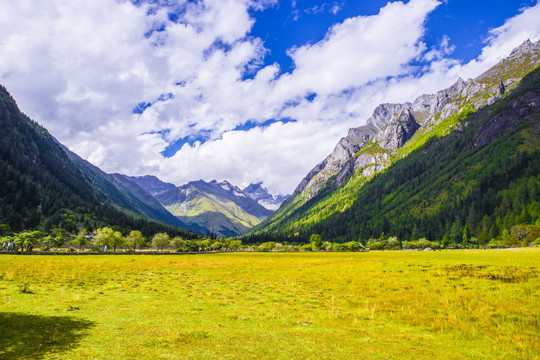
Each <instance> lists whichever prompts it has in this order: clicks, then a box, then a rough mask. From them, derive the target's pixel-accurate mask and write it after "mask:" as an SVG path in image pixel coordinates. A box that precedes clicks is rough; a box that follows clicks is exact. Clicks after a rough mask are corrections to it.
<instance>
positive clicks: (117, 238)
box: [110, 231, 126, 252]
mask: <svg viewBox="0 0 540 360" xmlns="http://www.w3.org/2000/svg"><path fill="white" fill-rule="evenodd" d="M125 242H126V239H124V236H123V235H122V233H121V232H120V231H115V232H114V233H113V236H112V239H111V243H110V244H111V246H112V247H113V251H114V252H116V248H118V247H120V246H123V245H124V244H125Z"/></svg>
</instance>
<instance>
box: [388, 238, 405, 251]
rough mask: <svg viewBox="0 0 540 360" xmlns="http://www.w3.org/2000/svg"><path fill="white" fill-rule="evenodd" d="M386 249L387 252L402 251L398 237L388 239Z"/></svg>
mask: <svg viewBox="0 0 540 360" xmlns="http://www.w3.org/2000/svg"><path fill="white" fill-rule="evenodd" d="M385 248H386V249H387V250H399V249H401V246H399V241H398V238H397V237H391V238H389V239H388V242H387V243H386V246H385Z"/></svg>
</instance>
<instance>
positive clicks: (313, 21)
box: [0, 0, 540, 193]
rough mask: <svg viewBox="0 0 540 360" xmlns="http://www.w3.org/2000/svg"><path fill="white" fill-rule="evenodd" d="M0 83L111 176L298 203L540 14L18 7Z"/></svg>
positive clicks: (175, 4) (373, 6) (523, 33)
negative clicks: (330, 161)
mask: <svg viewBox="0 0 540 360" xmlns="http://www.w3.org/2000/svg"><path fill="white" fill-rule="evenodd" d="M2 8H3V9H2V10H3V11H1V12H0V32H1V33H2V34H3V36H2V38H1V39H0V46H1V47H2V49H3V51H2V54H0V83H2V85H4V86H6V87H7V88H8V90H9V91H10V92H11V93H12V94H13V96H14V97H15V98H16V99H17V101H18V104H19V106H20V107H21V109H22V110H23V111H24V112H26V113H27V114H28V115H30V116H31V117H32V118H33V119H35V120H36V121H38V122H39V123H41V124H42V125H44V126H45V127H47V128H48V129H49V130H50V131H51V133H52V134H53V135H54V136H55V137H57V138H58V139H59V140H60V141H61V142H63V143H64V144H66V145H67V146H69V147H70V148H71V149H72V150H74V151H75V152H77V153H78V154H79V155H81V156H83V157H84V158H86V159H88V160H89V161H91V162H92V163H94V164H96V165H97V166H99V167H101V168H102V169H104V170H105V171H108V172H122V173H126V174H128V175H145V174H153V175H157V176H158V177H160V178H162V179H163V180H166V181H170V182H173V183H175V184H177V185H181V184H183V183H185V182H187V181H191V180H198V179H204V180H211V179H217V180H225V179H226V180H229V181H231V182H232V183H234V184H236V185H239V186H246V185H247V184H249V183H250V182H260V181H262V182H264V185H265V186H267V187H269V189H270V190H271V191H273V192H275V193H288V192H291V191H292V190H294V188H295V187H296V185H297V184H298V182H299V181H300V180H301V179H302V178H303V177H304V176H305V175H306V173H307V172H308V171H309V170H310V169H311V168H312V167H313V166H314V165H315V164H317V163H318V162H320V161H321V160H323V159H324V157H325V156H326V155H328V154H329V153H330V152H331V151H332V149H333V147H334V146H335V144H336V143H337V141H338V140H339V139H340V138H341V137H342V136H344V135H345V134H346V132H347V130H348V129H349V128H351V127H357V126H360V125H362V124H364V123H365V121H366V119H367V118H368V117H369V116H370V114H371V112H372V111H373V109H374V108H375V107H376V106H377V105H378V104H379V103H381V102H405V101H412V100H414V97H416V96H418V95H420V94H422V93H432V92H435V91H437V90H440V89H441V88H443V87H446V86H449V85H451V84H452V83H453V82H455V81H456V80H457V78H458V77H462V78H464V79H467V78H474V77H475V76H477V75H479V74H480V73H481V72H482V71H484V70H487V69H488V68H489V67H490V66H492V65H494V64H495V63H496V62H498V61H499V60H500V59H502V58H503V57H504V56H507V55H508V53H509V52H510V51H511V50H512V49H513V48H514V47H516V46H518V45H519V44H521V43H522V42H523V41H525V40H527V39H528V38H530V39H531V40H532V41H538V39H539V37H540V22H539V21H538V19H539V18H540V5H539V4H538V3H537V1H536V0H534V1H532V0H514V1H487V0H479V1H463V0H439V1H437V0H410V1H403V2H395V1H390V2H388V1H377V0H372V1H363V0H356V1H352V0H335V1H334V0H330V1H326V0H317V1H307V0H283V1H278V0H259V1H256V0H198V1H194V0H192V1H188V0H137V1H128V0H125V1H122V0H120V1H117V0H92V1H91V0H87V1H77V2H73V1H70V0H63V1H62V0H58V1H54V2H40V1H35V0H19V1H12V2H5V3H4V4H2Z"/></svg>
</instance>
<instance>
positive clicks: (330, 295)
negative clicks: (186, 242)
mask: <svg viewBox="0 0 540 360" xmlns="http://www.w3.org/2000/svg"><path fill="white" fill-rule="evenodd" d="M539 266H540V249H520V250H506V251H495V250H493V251H452V252H448V251H441V252H370V253H291V254H289V253H270V254H265V253H231V254H213V255H197V256H189V255H183V256H182V255H178V256H177V255H169V256H140V255H139V256H132V255H123V256H17V255H2V256H0V308H1V309H2V310H1V311H0V334H2V336H0V358H2V359H23V358H25V359H26V358H32V359H135V358H137V359H412V358H414V359H434V358H440V359H538V358H540V343H539V342H538V338H539V336H540V329H539V326H540V314H539V312H538V309H540V279H539V277H538V276H539V275H540V273H539V270H538V268H539ZM21 288H24V289H25V291H24V292H22V291H21V290H20V289H21Z"/></svg>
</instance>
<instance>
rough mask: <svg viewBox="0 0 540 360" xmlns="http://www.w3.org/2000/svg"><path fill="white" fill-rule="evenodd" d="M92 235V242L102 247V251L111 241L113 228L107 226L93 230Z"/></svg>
mask: <svg viewBox="0 0 540 360" xmlns="http://www.w3.org/2000/svg"><path fill="white" fill-rule="evenodd" d="M94 235H95V237H94V244H95V245H96V246H98V247H102V248H103V251H107V247H109V246H111V244H112V243H113V238H114V230H113V229H111V228H109V227H103V228H101V229H97V230H96V231H94Z"/></svg>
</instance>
